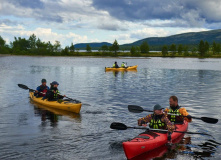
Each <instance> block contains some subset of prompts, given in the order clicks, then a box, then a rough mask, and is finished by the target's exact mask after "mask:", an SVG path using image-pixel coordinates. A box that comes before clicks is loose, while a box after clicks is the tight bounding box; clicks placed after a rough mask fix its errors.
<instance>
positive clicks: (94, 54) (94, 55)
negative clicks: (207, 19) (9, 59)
mask: <svg viewBox="0 0 221 160" xmlns="http://www.w3.org/2000/svg"><path fill="white" fill-rule="evenodd" d="M4 56H31V57H90V58H126V57H129V58H144V59H148V58H151V57H162V58H221V55H211V54H208V55H206V56H204V57H200V56H192V55H189V56H184V55H174V56H171V55H166V56H162V53H161V52H155V53H148V54H140V55H136V56H132V55H131V53H130V52H120V53H118V55H117V56H113V55H104V54H103V53H100V52H90V53H87V52H79V53H76V54H74V55H69V56H67V55H57V56H56V55H35V54H0V57H4Z"/></svg>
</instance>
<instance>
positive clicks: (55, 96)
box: [45, 87, 60, 101]
mask: <svg viewBox="0 0 221 160" xmlns="http://www.w3.org/2000/svg"><path fill="white" fill-rule="evenodd" d="M54 91H55V93H54ZM59 94H60V92H59V91H58V89H57V88H53V87H51V88H50V90H49V91H48V92H47V93H46V96H45V98H47V99H48V100H49V101H56V100H58V98H59Z"/></svg>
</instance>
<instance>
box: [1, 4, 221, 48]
mask: <svg viewBox="0 0 221 160" xmlns="http://www.w3.org/2000/svg"><path fill="white" fill-rule="evenodd" d="M220 28H221V0H0V35H1V36H2V37H3V39H5V40H6V42H7V43H9V42H10V41H13V40H14V37H22V38H28V37H29V36H30V35H31V34H33V33H34V34H35V35H36V36H37V37H39V38H40V39H41V40H42V41H45V42H47V41H51V43H54V42H55V40H58V41H60V42H61V44H62V47H64V46H66V45H69V46H70V44H71V43H73V44H76V43H87V42H110V43H113V41H114V40H115V39H116V40H117V41H118V43H119V44H125V43H131V42H134V41H137V40H140V39H143V38H147V37H164V36H168V35H174V34H178V33H184V32H198V31H206V30H211V29H220Z"/></svg>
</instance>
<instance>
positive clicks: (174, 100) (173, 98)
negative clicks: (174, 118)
mask: <svg viewBox="0 0 221 160" xmlns="http://www.w3.org/2000/svg"><path fill="white" fill-rule="evenodd" d="M169 103H170V107H176V106H177V105H178V98H177V97H176V96H171V97H170V99H169Z"/></svg>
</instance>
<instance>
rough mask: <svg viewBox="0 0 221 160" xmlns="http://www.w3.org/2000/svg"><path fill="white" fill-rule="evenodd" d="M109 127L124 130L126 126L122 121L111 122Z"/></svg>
mask: <svg viewBox="0 0 221 160" xmlns="http://www.w3.org/2000/svg"><path fill="white" fill-rule="evenodd" d="M110 128H111V129H117V130H126V129H127V126H126V125H125V124H123V123H118V122H113V123H111V125H110Z"/></svg>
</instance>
